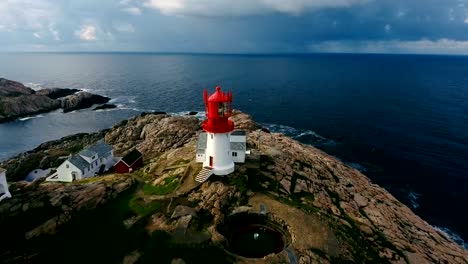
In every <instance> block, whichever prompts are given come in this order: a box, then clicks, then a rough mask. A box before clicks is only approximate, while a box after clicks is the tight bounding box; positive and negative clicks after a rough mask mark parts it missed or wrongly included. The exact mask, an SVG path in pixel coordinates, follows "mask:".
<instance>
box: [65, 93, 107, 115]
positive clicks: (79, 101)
mask: <svg viewBox="0 0 468 264" xmlns="http://www.w3.org/2000/svg"><path fill="white" fill-rule="evenodd" d="M109 100H110V98H109V97H105V96H102V95H97V94H92V93H88V92H78V93H76V94H74V95H70V96H67V97H65V98H63V99H61V100H60V106H61V107H62V108H63V112H65V113H66V112H71V111H74V110H79V109H83V108H88V107H91V106H92V105H95V104H104V103H107V102H109Z"/></svg>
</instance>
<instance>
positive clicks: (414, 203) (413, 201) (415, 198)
mask: <svg viewBox="0 0 468 264" xmlns="http://www.w3.org/2000/svg"><path fill="white" fill-rule="evenodd" d="M421 196H422V194H420V193H417V192H411V191H410V192H409V193H408V197H409V199H410V202H411V207H412V208H414V209H416V208H418V207H419V203H418V199H419V197H421Z"/></svg>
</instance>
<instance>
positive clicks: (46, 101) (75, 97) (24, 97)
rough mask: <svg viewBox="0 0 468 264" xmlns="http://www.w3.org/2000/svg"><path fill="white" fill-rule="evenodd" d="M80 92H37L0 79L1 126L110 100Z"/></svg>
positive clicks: (43, 90) (50, 90) (55, 90)
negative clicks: (22, 118)
mask: <svg viewBox="0 0 468 264" xmlns="http://www.w3.org/2000/svg"><path fill="white" fill-rule="evenodd" d="M79 91H80V90H77V89H68V88H66V89H62V88H46V89H42V90H39V91H34V90H33V89H31V88H28V87H26V86H24V85H23V84H21V83H19V82H15V81H11V80H7V79H3V78H0V123H2V122H7V121H11V120H14V119H16V118H19V117H24V116H29V115H35V114H39V113H45V112H49V111H52V110H56V109H58V108H63V111H64V112H69V111H73V110H78V109H83V108H88V107H91V106H92V105H94V104H104V103H107V102H108V101H109V100H110V98H108V97H105V96H101V95H96V94H91V93H87V92H79ZM77 92H78V93H77ZM59 98H62V99H59Z"/></svg>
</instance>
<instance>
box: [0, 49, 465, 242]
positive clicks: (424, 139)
mask: <svg viewBox="0 0 468 264" xmlns="http://www.w3.org/2000/svg"><path fill="white" fill-rule="evenodd" d="M0 61H2V62H4V63H1V64H0V76H1V77H5V78H8V79H13V80H17V81H21V82H23V83H27V84H28V85H29V86H30V87H32V88H34V89H39V88H40V87H68V88H78V89H85V90H88V91H90V92H93V93H98V94H102V95H106V96H109V97H111V98H113V99H112V102H113V103H114V104H116V105H117V106H118V108H117V109H111V110H104V111H97V112H93V111H90V110H80V111H75V112H72V113H67V114H63V113H61V112H60V111H55V112H52V113H46V114H41V115H38V116H34V117H26V118H22V119H20V120H17V121H14V122H10V123H5V124H0V160H4V159H7V158H9V157H11V156H13V155H15V154H17V153H19V152H22V151H26V150H29V149H32V148H34V147H36V146H37V145H39V144H40V143H42V142H44V141H47V140H52V139H57V138H60V137H62V136H65V135H69V134H74V133H78V132H92V131H97V130H100V129H104V128H108V127H110V126H112V124H114V123H116V122H118V121H120V120H123V119H126V118H128V117H131V116H133V115H137V114H139V112H141V111H152V110H155V111H166V112H170V113H184V112H185V111H202V110H203V109H204V107H203V100H202V91H203V89H204V88H205V87H206V88H209V89H210V90H211V91H213V90H214V87H215V86H216V85H218V84H219V85H221V86H222V87H224V89H231V90H232V91H233V93H234V107H235V108H238V109H240V110H242V111H245V112H247V113H249V114H251V115H252V116H253V117H254V119H255V120H256V121H258V122H260V123H261V124H262V125H263V126H265V127H267V128H268V129H270V130H272V131H277V132H283V133H285V134H287V135H289V136H292V137H294V138H295V139H297V140H299V141H301V142H303V143H307V144H311V145H314V146H316V147H318V148H320V149H322V150H324V151H326V152H328V153H330V154H332V155H335V156H337V157H338V158H340V159H341V160H343V161H344V162H346V163H347V164H348V165H350V166H352V167H355V168H356V169H358V170H360V171H362V172H363V173H364V174H366V175H367V176H368V177H369V178H370V179H371V180H372V181H373V182H375V183H377V184H379V185H381V186H383V187H384V188H386V189H387V190H388V191H390V192H391V193H392V194H393V195H394V196H395V197H397V198H398V199H399V200H400V201H402V202H404V203H405V204H406V205H408V206H409V207H410V208H411V209H412V210H413V211H414V212H416V213H417V214H418V215H420V216H421V217H422V218H423V219H425V220H426V221H428V222H429V223H431V224H432V225H434V226H437V227H438V228H439V229H441V230H444V231H445V232H447V233H448V235H450V236H452V237H453V238H455V239H457V241H458V242H459V243H461V244H462V243H463V240H465V241H467V240H468V227H467V226H466V223H468V210H467V205H468V193H467V190H468V57H456V56H416V55H414V56H413V55H347V54H343V55H326V54H316V55H198V54H144V53H140V54H127V53H102V54H99V53H97V54H94V53H91V54H80V53H76V54H67V53H62V54H54V53H46V54H34V53H17V54H0ZM6 62H7V63H6Z"/></svg>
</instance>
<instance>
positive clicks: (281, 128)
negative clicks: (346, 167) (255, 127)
mask: <svg viewBox="0 0 468 264" xmlns="http://www.w3.org/2000/svg"><path fill="white" fill-rule="evenodd" d="M259 124H260V125H261V126H263V127H265V128H267V129H268V130H269V131H271V132H274V133H282V134H284V135H286V136H289V137H291V138H293V139H296V140H298V141H300V142H302V143H306V144H310V145H313V146H325V145H329V146H330V145H331V146H335V145H336V144H337V143H336V142H335V141H334V140H332V139H328V138H325V137H324V136H321V135H319V134H317V132H315V131H313V130H308V129H298V128H294V127H290V126H286V125H279V124H271V123H259Z"/></svg>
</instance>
